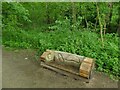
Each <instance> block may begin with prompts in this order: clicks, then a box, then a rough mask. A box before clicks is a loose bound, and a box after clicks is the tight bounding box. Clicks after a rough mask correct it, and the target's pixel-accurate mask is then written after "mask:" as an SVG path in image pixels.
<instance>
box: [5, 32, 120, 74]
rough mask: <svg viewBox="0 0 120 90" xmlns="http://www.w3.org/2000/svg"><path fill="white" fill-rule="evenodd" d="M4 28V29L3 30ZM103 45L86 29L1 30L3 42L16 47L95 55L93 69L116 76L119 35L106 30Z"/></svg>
mask: <svg viewBox="0 0 120 90" xmlns="http://www.w3.org/2000/svg"><path fill="white" fill-rule="evenodd" d="M6 32H7V33H6ZM104 38H105V40H104V45H105V46H104V47H102V44H101V40H100V38H99V35H98V34H96V33H94V32H89V31H74V32H72V31H54V32H39V33H37V32H34V31H31V32H27V31H23V30H18V31H11V30H10V31H8V30H7V31H5V30H4V31H3V44H4V45H5V46H10V47H15V48H35V49H36V48H37V49H39V51H38V55H39V56H40V54H42V53H43V52H44V51H45V50H46V49H53V50H60V51H66V52H70V53H75V54H79V55H82V56H86V57H91V58H95V59H96V69H97V70H99V71H104V72H107V73H110V74H112V75H115V76H120V74H119V72H118V69H119V68H118V67H119V66H120V65H119V64H118V52H119V50H118V35H116V34H106V35H105V37H104Z"/></svg>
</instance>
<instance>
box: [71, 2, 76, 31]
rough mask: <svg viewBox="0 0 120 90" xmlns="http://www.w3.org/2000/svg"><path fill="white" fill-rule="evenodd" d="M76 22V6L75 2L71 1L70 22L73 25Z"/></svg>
mask: <svg viewBox="0 0 120 90" xmlns="http://www.w3.org/2000/svg"><path fill="white" fill-rule="evenodd" d="M75 23H76V7H75V2H72V24H73V25H75ZM73 30H75V27H73Z"/></svg>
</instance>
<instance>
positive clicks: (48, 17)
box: [46, 2, 50, 24]
mask: <svg viewBox="0 0 120 90" xmlns="http://www.w3.org/2000/svg"><path fill="white" fill-rule="evenodd" d="M46 23H47V24H50V16H49V10H48V2H46Z"/></svg>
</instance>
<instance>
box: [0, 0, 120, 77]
mask: <svg viewBox="0 0 120 90" xmlns="http://www.w3.org/2000/svg"><path fill="white" fill-rule="evenodd" d="M112 4H113V8H110V7H109V6H108V3H98V7H99V12H100V19H101V22H102V25H104V24H105V23H106V24H109V23H110V25H111V26H113V29H112V30H113V32H116V31H115V29H116V28H118V27H117V25H118V21H119V19H118V16H119V14H118V8H119V4H117V3H112ZM72 5H73V4H72V3H71V2H68V3H57V2H56V3H51V2H45V3H43V2H34V3H26V2H24V3H16V2H14V3H7V2H4V3H2V21H3V24H2V25H3V31H2V35H3V38H2V44H3V45H5V46H8V47H13V48H33V49H38V53H37V55H38V56H40V55H41V54H42V53H43V52H44V51H45V50H46V49H53V50H60V51H66V52H70V53H75V54H78V55H82V56H86V57H91V58H94V59H96V70H99V71H103V72H106V73H109V74H110V75H114V76H117V77H120V74H119V70H120V69H119V68H118V67H120V65H119V64H118V53H119V51H118V34H116V33H111V34H110V33H105V35H104V37H103V38H104V47H102V42H101V39H100V34H99V33H98V30H100V28H99V23H98V19H97V10H96V3H93V2H91V3H82V2H80V3H75V4H74V5H75V7H76V8H75V11H74V12H75V13H76V15H73V14H74V13H73V11H72V10H73V9H72ZM110 12H112V17H109V15H110V14H111V13H110ZM73 16H76V20H75V23H74V24H73V23H72V21H73ZM29 18H30V19H29ZM109 19H111V20H109ZM31 21H32V22H31ZM28 22H31V23H28ZM115 26H116V28H114V27H115ZM72 28H74V30H72ZM108 30H109V29H108ZM109 31H110V30H109ZM0 43H1V41H0Z"/></svg>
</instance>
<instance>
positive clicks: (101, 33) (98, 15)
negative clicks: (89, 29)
mask: <svg viewBox="0 0 120 90" xmlns="http://www.w3.org/2000/svg"><path fill="white" fill-rule="evenodd" d="M96 8H97V17H98V20H99V26H100V36H101V41H102V46H103V47H104V39H103V25H102V23H101V17H100V12H99V7H98V5H97V2H96Z"/></svg>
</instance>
